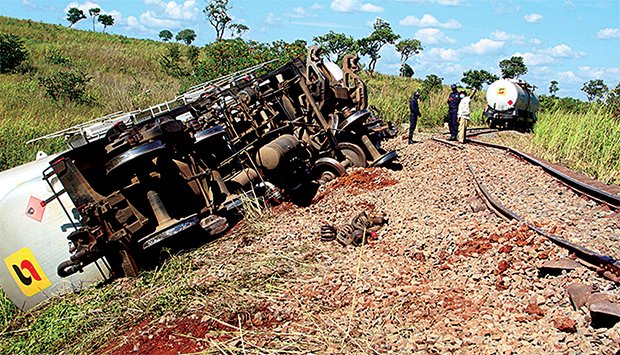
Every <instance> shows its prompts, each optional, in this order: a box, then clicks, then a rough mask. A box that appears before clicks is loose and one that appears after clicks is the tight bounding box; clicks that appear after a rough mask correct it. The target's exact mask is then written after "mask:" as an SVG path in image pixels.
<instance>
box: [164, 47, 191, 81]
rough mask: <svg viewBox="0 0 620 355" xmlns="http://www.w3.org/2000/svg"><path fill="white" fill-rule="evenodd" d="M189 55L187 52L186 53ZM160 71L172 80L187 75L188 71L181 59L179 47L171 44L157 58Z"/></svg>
mask: <svg viewBox="0 0 620 355" xmlns="http://www.w3.org/2000/svg"><path fill="white" fill-rule="evenodd" d="M188 53H189V52H188ZM159 64H160V65H161V68H162V70H163V71H164V72H165V73H166V74H168V75H170V76H171V77H173V78H182V77H184V76H187V75H188V69H187V66H186V65H185V63H184V61H183V58H182V57H181V46H180V45H179V44H176V43H171V44H170V45H168V47H167V48H166V53H165V54H162V55H161V57H160V58H159Z"/></svg>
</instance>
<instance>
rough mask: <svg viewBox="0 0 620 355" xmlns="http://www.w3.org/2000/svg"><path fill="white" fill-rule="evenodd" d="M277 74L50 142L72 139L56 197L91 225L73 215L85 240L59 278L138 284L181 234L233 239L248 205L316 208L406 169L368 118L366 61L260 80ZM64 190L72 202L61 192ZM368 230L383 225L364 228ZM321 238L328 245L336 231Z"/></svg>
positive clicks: (214, 86) (304, 64)
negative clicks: (343, 184)
mask: <svg viewBox="0 0 620 355" xmlns="http://www.w3.org/2000/svg"><path fill="white" fill-rule="evenodd" d="M267 64H269V63H264V65H260V66H256V67H253V68H248V69H247V70H244V71H241V72H238V73H234V74H231V75H227V76H225V77H223V78H220V79H218V80H215V81H212V82H208V83H204V84H201V85H199V86H197V87H194V88H192V89H191V90H190V91H189V92H187V93H185V94H183V95H181V96H179V97H178V98H176V99H175V100H173V101H170V102H166V103H162V104H160V105H156V106H153V107H150V108H149V109H146V110H142V111H136V112H131V113H127V114H113V115H110V116H106V117H103V118H102V119H100V120H98V121H93V122H90V123H89V124H88V125H80V126H76V127H74V128H71V129H67V130H63V131H62V132H58V133H56V134H51V135H48V136H46V137H45V138H49V137H55V136H62V135H64V136H66V138H67V141H68V143H69V146H70V148H71V149H70V150H69V151H67V152H65V153H62V154H61V155H60V156H59V157H58V158H57V159H55V160H53V161H52V162H51V163H50V164H51V166H50V167H49V168H48V169H47V170H46V171H45V172H44V179H45V180H46V181H48V183H49V185H50V188H51V189H52V191H54V196H55V197H58V196H59V195H60V194H62V193H65V192H66V193H67V194H68V195H69V197H70V198H71V200H72V202H73V203H74V205H75V206H76V208H77V212H78V213H79V216H80V217H79V219H78V220H74V219H72V218H71V216H69V214H68V213H67V217H68V218H69V219H70V221H71V222H72V224H73V225H74V226H75V227H76V230H75V231H74V232H73V233H71V234H70V235H69V237H68V238H69V240H70V254H71V257H70V259H69V260H67V261H65V262H63V263H62V264H60V265H59V266H58V274H59V275H60V276H62V277H66V276H69V275H71V274H74V273H76V272H80V271H82V269H83V268H84V267H85V266H86V265H87V264H90V263H92V262H94V261H95V260H97V259H99V258H102V257H104V258H105V259H106V260H107V261H108V263H109V265H110V268H111V269H112V270H113V271H114V272H115V274H116V275H126V276H133V275H136V274H137V272H138V265H139V264H140V263H141V262H142V261H143V260H144V259H145V256H146V255H147V254H148V253H147V251H150V250H152V249H153V250H157V247H160V246H163V245H165V243H168V242H169V240H170V241H172V240H175V239H178V238H180V235H181V234H188V233H189V232H190V231H193V232H200V231H202V232H201V233H202V234H206V235H207V236H214V235H217V234H220V233H222V232H223V231H225V230H226V229H227V228H228V226H229V225H231V222H233V221H234V220H235V219H236V218H239V213H238V212H237V211H238V209H239V208H242V207H243V201H245V200H247V199H260V200H264V201H266V202H271V201H273V202H275V203H277V202H279V201H282V200H283V199H289V200H292V201H295V202H297V203H300V204H306V203H309V202H310V201H311V200H312V197H313V196H314V194H315V193H316V190H317V188H318V185H319V184H321V183H325V182H327V181H329V180H332V179H334V178H336V177H338V176H342V175H346V168H348V167H367V166H385V165H387V164H389V163H391V162H393V161H394V160H395V159H396V158H397V154H396V152H395V151H385V150H383V149H381V141H382V140H383V139H385V138H388V137H392V136H394V135H395V130H394V128H393V127H392V126H391V125H389V124H386V123H385V122H383V120H382V119H381V118H380V116H378V115H377V112H376V110H374V111H372V110H371V111H369V110H367V99H368V98H367V92H366V86H365V84H364V82H363V81H362V80H361V79H360V77H359V76H358V75H357V72H358V71H359V69H360V68H359V65H358V59H357V58H356V57H354V56H352V55H347V56H345V58H344V61H343V67H342V69H340V68H339V67H338V66H337V65H335V64H334V63H331V62H329V61H324V60H322V59H321V57H320V52H319V49H318V47H315V46H313V47H310V48H309V51H308V57H307V59H306V60H305V61H304V60H301V59H294V60H292V61H291V62H289V63H287V64H285V65H283V66H281V67H279V68H277V69H275V70H273V71H271V72H269V73H267V74H263V75H259V70H263V69H264V67H265V66H266V65H267ZM56 181H59V182H60V183H61V184H62V186H63V189H62V190H61V189H57V190H54V184H55V182H56ZM56 191H58V192H56ZM58 202H59V203H60V199H58ZM368 218H370V219H368ZM368 220H372V223H374V221H376V219H372V216H366V217H364V218H361V217H360V219H359V220H357V221H356V223H358V225H362V224H363V225H366V224H367V223H369V222H368ZM356 230H357V229H356V228H353V229H352V230H350V231H348V230H347V232H346V233H345V232H344V229H342V228H341V229H339V231H338V232H336V235H338V234H340V235H345V234H346V238H344V237H341V238H340V240H345V241H347V243H351V244H359V243H360V239H363V238H364V236H363V235H362V236H360V234H359V233H358V232H356ZM322 234H323V235H324V238H328V239H329V238H333V234H334V231H332V230H331V229H325V232H324V233H322ZM362 234H363V233H362ZM177 236H179V237H177ZM172 237H175V238H172ZM347 238H349V239H347Z"/></svg>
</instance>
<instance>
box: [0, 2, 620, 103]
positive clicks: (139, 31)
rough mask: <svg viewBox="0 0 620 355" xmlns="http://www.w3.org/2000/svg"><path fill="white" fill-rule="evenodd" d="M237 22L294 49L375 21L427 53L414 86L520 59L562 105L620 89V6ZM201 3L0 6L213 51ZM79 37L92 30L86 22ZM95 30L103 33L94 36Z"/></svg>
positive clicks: (252, 17) (376, 12) (473, 7)
mask: <svg viewBox="0 0 620 355" xmlns="http://www.w3.org/2000/svg"><path fill="white" fill-rule="evenodd" d="M230 4H231V5H232V7H233V8H232V9H231V10H230V15H231V16H232V17H233V18H234V21H236V22H239V23H243V24H245V25H247V26H248V27H250V31H249V32H248V33H247V34H246V35H245V36H244V38H246V39H253V40H257V41H262V42H270V41H273V40H277V39H284V40H287V41H293V40H295V39H305V40H307V41H308V42H312V37H314V36H317V35H322V34H325V33H327V32H328V31H330V30H333V31H336V32H343V33H346V34H349V35H351V36H353V37H354V38H361V37H364V36H367V35H368V34H369V33H370V32H371V31H372V23H373V22H374V20H375V19H376V18H377V17H380V18H382V19H384V20H386V21H388V22H389V23H390V24H391V25H392V28H393V29H394V32H396V33H397V34H399V35H401V36H402V38H417V39H419V40H420V41H421V42H422V44H423V46H424V51H423V52H422V53H421V54H420V55H418V56H415V57H414V58H412V59H410V61H409V62H408V63H409V64H410V65H411V66H412V67H413V68H414V70H415V77H419V78H424V77H425V76H426V75H428V74H437V75H439V76H441V77H443V78H444V83H448V84H449V83H452V82H458V81H459V80H460V78H461V76H462V73H463V71H465V70H468V69H485V70H487V71H490V72H493V73H496V74H499V68H498V65H497V63H498V62H499V61H500V60H502V59H505V58H509V57H510V56H512V55H520V56H522V57H523V58H524V59H525V64H526V65H527V66H528V68H529V72H528V74H526V75H525V76H524V77H523V78H524V79H525V80H527V81H529V82H530V83H532V84H534V85H536V86H538V91H539V93H548V87H549V82H550V81H551V80H557V81H558V82H559V88H560V90H559V92H558V95H560V96H572V97H577V98H581V99H584V98H585V95H583V93H582V92H581V91H580V89H581V86H582V84H583V83H584V82H585V81H587V80H590V79H603V80H604V81H605V83H606V84H607V85H608V86H609V87H615V86H616V85H617V84H618V81H619V80H620V0H589V1H585V0H529V1H517V0H514V1H513V0H485V1H482V0H322V1H321V0H308V1H306V0H301V1H286V0H230ZM205 5H206V1H204V0H186V1H183V0H178V1H165V0H99V1H61V0H0V14H1V15H4V16H10V17H17V18H23V19H32V20H36V21H44V22H48V23H55V24H63V25H67V21H66V20H65V17H66V12H67V10H68V9H69V8H70V7H79V8H81V9H84V10H85V11H84V12H85V13H88V9H89V8H92V7H99V8H101V9H102V10H103V11H102V12H103V13H108V14H111V15H112V16H113V17H114V18H115V19H116V24H115V25H114V26H113V27H112V28H108V30H107V31H108V32H111V33H116V34H123V35H126V36H130V37H138V38H151V39H158V36H157V35H158V33H159V31H160V30H162V29H169V30H171V31H172V32H173V33H176V32H178V31H179V30H181V29H184V28H191V29H194V30H195V31H196V33H197V34H198V37H197V40H196V42H195V44H196V45H204V44H205V43H208V42H211V41H213V38H214V31H213V29H212V28H211V27H210V26H209V24H208V22H207V21H206V20H205V16H204V14H203V13H202V9H204V7H205ZM74 27H75V28H78V29H84V30H88V29H89V28H92V23H91V22H90V20H83V21H81V22H80V23H78V24H77V25H76V26H74ZM98 30H101V28H99V29H98ZM381 54H382V58H381V59H380V60H379V62H378V65H377V70H378V71H380V72H382V73H388V74H396V73H398V68H399V67H400V57H399V55H398V53H397V52H396V51H395V50H394V47H393V46H388V47H385V48H384V49H383V50H382V52H381Z"/></svg>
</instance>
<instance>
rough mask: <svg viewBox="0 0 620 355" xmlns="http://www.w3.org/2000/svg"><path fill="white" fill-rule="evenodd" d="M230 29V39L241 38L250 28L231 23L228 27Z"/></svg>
mask: <svg viewBox="0 0 620 355" xmlns="http://www.w3.org/2000/svg"><path fill="white" fill-rule="evenodd" d="M228 28H229V29H230V37H231V38H233V37H235V36H237V37H242V36H243V35H244V34H245V33H246V32H247V31H249V30H250V28H249V27H248V26H246V25H244V24H242V23H233V24H232V25H230V26H228Z"/></svg>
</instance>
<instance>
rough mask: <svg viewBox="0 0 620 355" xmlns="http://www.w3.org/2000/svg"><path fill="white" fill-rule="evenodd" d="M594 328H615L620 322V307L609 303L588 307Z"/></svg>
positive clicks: (597, 303)
mask: <svg viewBox="0 0 620 355" xmlns="http://www.w3.org/2000/svg"><path fill="white" fill-rule="evenodd" d="M588 309H589V310H590V318H591V319H592V323H591V324H592V327H594V328H613V327H614V326H615V325H616V323H618V322H620V306H619V305H618V304H616V303H612V302H609V301H598V302H595V303H592V304H590V305H589V306H588Z"/></svg>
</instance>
